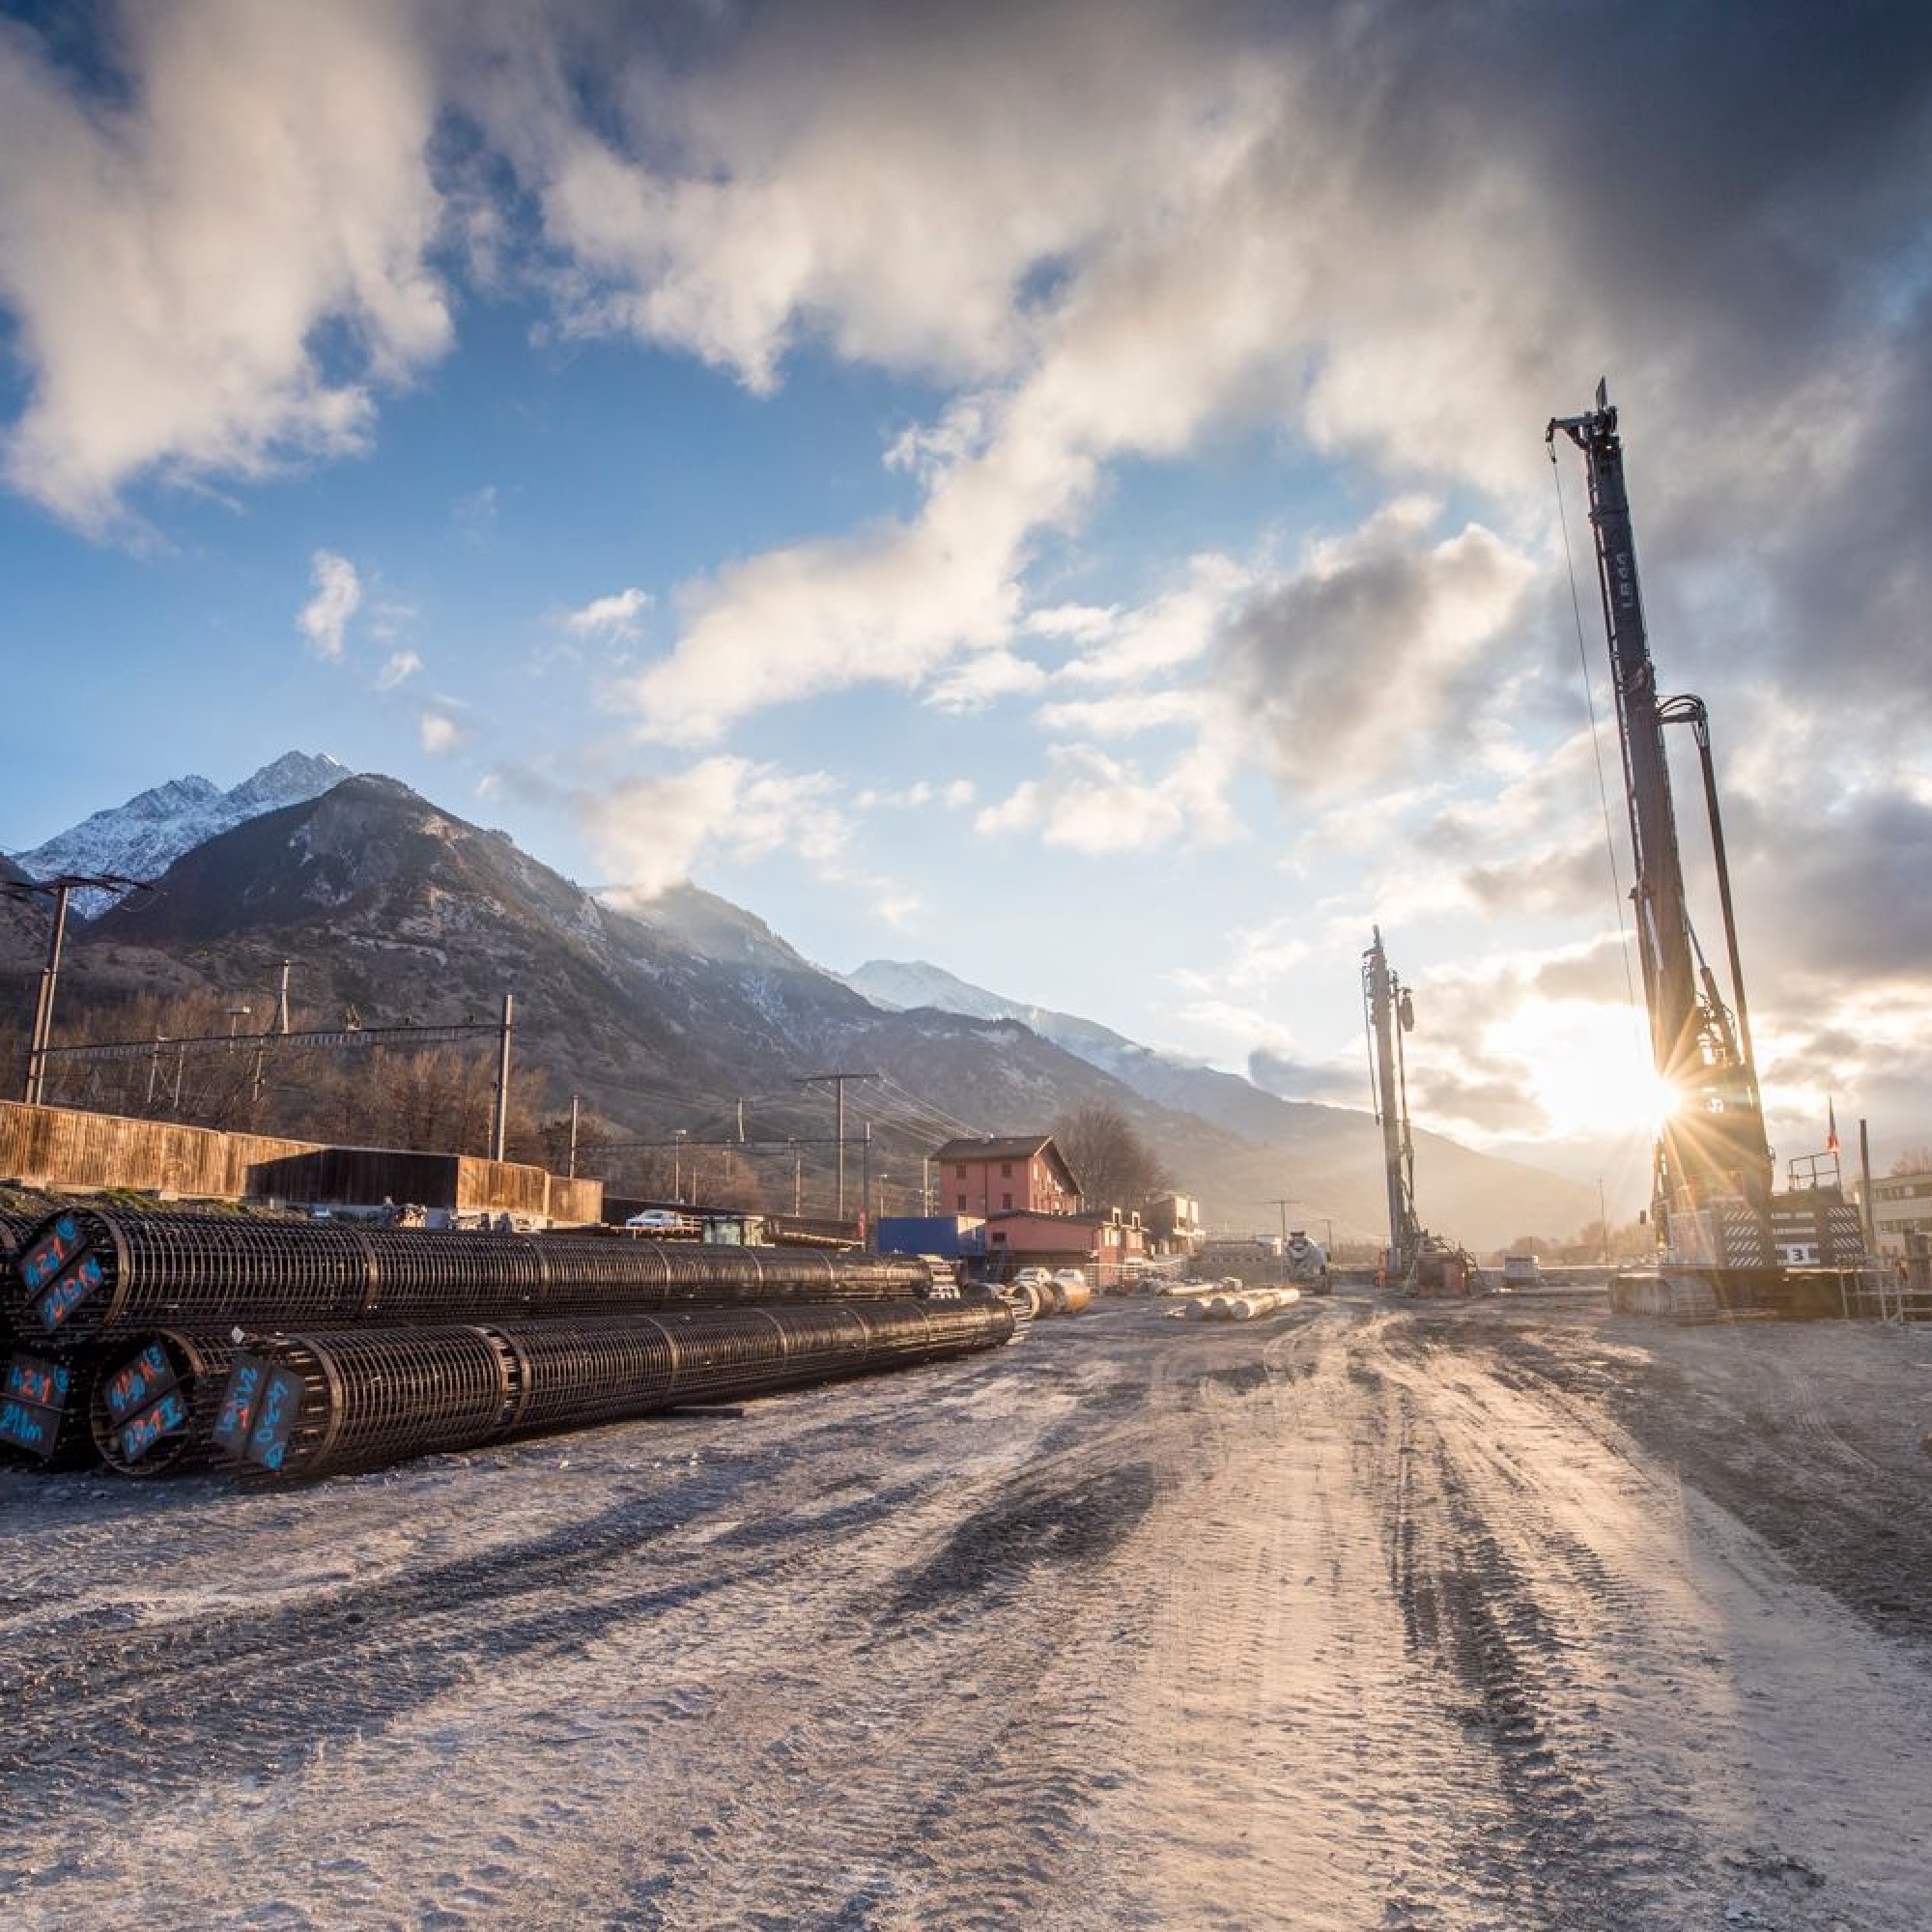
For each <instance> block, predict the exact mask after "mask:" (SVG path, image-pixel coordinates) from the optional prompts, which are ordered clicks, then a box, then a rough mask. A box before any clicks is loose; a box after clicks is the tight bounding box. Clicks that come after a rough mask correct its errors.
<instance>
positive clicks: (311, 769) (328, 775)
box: [227, 752, 350, 824]
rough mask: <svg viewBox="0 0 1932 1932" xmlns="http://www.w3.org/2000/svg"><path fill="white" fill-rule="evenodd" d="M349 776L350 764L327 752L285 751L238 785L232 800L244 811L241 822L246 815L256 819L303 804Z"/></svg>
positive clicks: (231, 792) (239, 820)
mask: <svg viewBox="0 0 1932 1932" xmlns="http://www.w3.org/2000/svg"><path fill="white" fill-rule="evenodd" d="M349 776H350V771H349V767H348V766H347V765H345V764H340V763H338V762H337V761H336V760H335V759H334V758H331V757H330V756H329V755H328V753H327V752H313V753H311V752H284V753H282V755H281V756H280V757H279V758H275V759H273V760H271V761H270V763H268V764H266V765H264V766H263V767H262V769H261V770H260V771H258V772H255V773H252V774H251V775H250V776H249V777H247V778H245V779H243V780H242V781H241V783H240V784H239V785H237V786H235V788H234V789H233V790H232V791H230V792H229V793H228V794H227V796H228V802H229V804H230V805H231V806H233V807H234V808H236V809H237V810H238V811H240V813H241V817H239V818H237V819H236V821H235V822H236V823H237V824H240V823H241V818H252V817H254V816H255V815H256V814H257V813H259V812H264V811H273V810H277V809H278V808H279V807H281V806H284V805H299V804H301V802H302V801H303V800H304V799H310V798H314V797H315V796H316V795H317V794H318V793H321V792H325V791H327V790H328V789H329V788H330V786H332V785H338V784H340V783H341V782H342V781H343V780H344V779H346V778H348V777H349Z"/></svg>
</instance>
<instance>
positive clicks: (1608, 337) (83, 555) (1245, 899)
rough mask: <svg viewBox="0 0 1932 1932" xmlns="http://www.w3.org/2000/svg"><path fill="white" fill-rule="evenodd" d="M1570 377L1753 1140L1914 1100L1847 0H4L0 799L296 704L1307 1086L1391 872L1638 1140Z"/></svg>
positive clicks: (1900, 1126)
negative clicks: (1552, 430)
mask: <svg viewBox="0 0 1932 1932" xmlns="http://www.w3.org/2000/svg"><path fill="white" fill-rule="evenodd" d="M1600 376H1607V377H1608V379H1609V384H1610V392H1611V397H1612V400H1613V401H1615V402H1616V403H1617V404H1618V405H1619V407H1620V409H1621V411H1622V412H1623V426H1624V431H1625V435H1626V438H1627V442H1628V447H1629V458H1630V478H1631V490H1632V497H1633V502H1634V511H1635V518H1636V529H1637V548H1638V557H1639V562H1640V565H1641V567H1642V570H1643V575H1644V589H1645V598H1646V604H1647V609H1648V613H1649V618H1650V628H1651V636H1652V645H1653V650H1654V652H1655V654H1656V657H1657V660H1658V664H1659V674H1660V681H1661V683H1662V688H1663V689H1664V690H1666V691H1695V692H1697V693H1699V694H1701V695H1702V696H1703V697H1704V698H1705V700H1706V701H1707V703H1708V704H1709V705H1710V708H1711V714H1712V720H1713V731H1714V737H1715V740H1716V745H1717V751H1718V757H1719V772H1720V781H1721V783H1722V785H1723V789H1724V810H1725V814H1726V819H1725V830H1726V834H1727V837H1728V839H1729V842H1730V847H1731V856H1732V863H1733V869H1734V876H1735V884H1736V891H1737V896H1738V900H1739V907H1740V919H1741V925H1742V935H1743V948H1744V958H1745V964H1746V976H1747V991H1748V993H1749V997H1750V1004H1751V1014H1752V1021H1753V1030H1754V1033H1755V1036H1756V1038H1757V1043H1758V1049H1759V1057H1760V1062H1761V1073H1762V1076H1763V1080H1764V1085H1765V1090H1766V1096H1767V1102H1768V1107H1769V1112H1770V1117H1771V1128H1772V1134H1773V1139H1774V1142H1775V1143H1776V1146H1777V1149H1778V1151H1779V1153H1780V1155H1781V1156H1782V1155H1788V1154H1794V1153H1803V1152H1807V1151H1811V1150H1813V1149H1815V1148H1817V1147H1819V1146H1820V1145H1822V1142H1823V1137H1824V1122H1825V1115H1826V1108H1827V1103H1828V1101H1831V1102H1833V1103H1834V1105H1835V1109H1836V1114H1837V1119H1838V1121H1839V1122H1840V1124H1841V1126H1843V1125H1844V1124H1845V1123H1847V1122H1851V1121H1853V1120H1856V1119H1858V1118H1859V1117H1861V1116H1863V1115H1868V1116H1869V1117H1870V1118H1871V1121H1872V1124H1873V1131H1874V1133H1875V1135H1876V1136H1878V1138H1879V1141H1880V1144H1881V1146H1885V1145H1889V1144H1890V1143H1893V1142H1903V1141H1905V1140H1909V1139H1922V1138H1923V1137H1924V1135H1925V1132H1926V1129H1927V1128H1928V1126H1932V1098H1928V1097H1927V1096H1928V1095H1932V1024H1929V1022H1932V677H1928V675H1927V670H1928V665H1927V611H1928V593H1932V518H1928V515H1927V512H1926V508H1925V505H1926V503H1927V502H1928V500H1932V457H1929V456H1928V446H1932V445H1928V440H1927V436H1926V433H1925V425H1926V424H1927V423H1929V422H1932V30H1928V29H1927V27H1926V25H1925V21H1924V17H1923V14H1922V10H1920V9H1918V8H1917V7H1914V6H1912V5H1909V4H1897V5H1864V4H1855V0H1848V4H1845V5H1841V6H1837V7H1833V8H1818V7H1815V6H1810V5H1797V4H1778V0H1767V3H1766V4H1764V5H1761V6H1757V7H1753V8H1750V9H1740V8H1736V7H1729V6H1722V5H1716V4H1707V5H1697V4H1674V5H1667V6H1666V5H1644V4H1629V0H1626V4H1620V5H1616V6H1610V5H1606V4H1593V3H1592V0H1576V4H1568V5H1560V6H1558V5H1550V6H1543V7H1529V6H1524V5H1521V4H1520V0H1493V4H1482V0H1470V4H1465V5H1460V6H1458V7H1455V8H1418V7H1414V6H1412V5H1407V4H1401V0H1386V4H1382V3H1381V0H1347V4H1332V5H1312V4H1311V5H1292V4H1291V5H1268V6H1244V5H1225V6H1224V5H1216V4H1201V0H1194V3H1193V4H1176V5H1154V4H1134V0H1105V4H1093V5H1058V6H1056V5H999V4H983V5H979V6H975V7H971V8H962V7H957V6H943V7H941V6H922V5H918V4H879V5H836V6H835V5H824V4H821V5H792V4H784V3H783V0H775V4H770V5H759V6H735V5H730V4H723V0H704V4H692V5H689V6H678V5H675V4H666V5H662V6H656V7H651V8H635V7H627V6H619V5H614V4H588V0H582V4H562V5H555V6H551V7H547V8H545V9H543V10H538V9H534V8H529V7H526V6H523V5H518V4H511V0H503V4H497V5H492V4H488V0H465V4H456V0H333V4H331V5H330V6H328V7H326V8H286V7H278V6H270V5H268V4H264V0H144V4H140V5H128V6H125V7H114V6H107V5H100V6H85V5H64V6H58V7H34V6H26V7H22V6H17V5H15V6H11V7H10V6H7V5H4V4H0V653H4V662H5V683H4V689H5V692H6V696H7V702H6V704H5V707H4V715H0V753H4V756H0V847H4V848H5V849H9V850H15V851H17V850H23V849H26V848H28V847H31V846H33V845H35V844H37V843H38V842H39V841H40V840H42V839H43V838H46V837H48V836H50V835H51V834H52V833H54V832H56V831H59V830H61V829H62V828H64V827H65V826H67V825H69V824H71V823H72V822H74V821H75V820H76V819H78V818H80V817H82V816H84V815H85V814H86V813H87V812H89V811H91V810H95V809H97V808H99V807H100V806H103V805H108V804H113V803H117V802H119V801H120V800H121V799H123V798H125V797H127V796H128V795H129V794H131V793H132V792H135V791H137V790H139V789H142V788H143V787H145V786H147V785H149V784H153V783H156V782H158V781H162V780H164V779H167V778H170V777H175V776H179V775H181V774H184V773H186V772H190V771H192V772H200V773H202V774H204V775H205V776H207V777H210V778H212V779H213V780H215V781H217V782H220V783H222V784H224V785H226V784H232V783H234V782H236V781H239V780H240V779H241V778H243V777H245V776H246V775H247V774H248V773H249V772H251V771H252V770H254V769H255V768H256V767H257V766H258V765H260V764H262V763H264V762H266V761H267V760H268V759H270V758H271V757H273V756H274V755H276V754H278V753H281V752H283V751H285V750H289V749H292V748H298V749H301V750H305V751H326V752H328V753H331V754H333V755H334V756H336V757H338V758H340V759H342V760H343V761H344V762H345V763H347V764H349V765H350V766H352V767H354V768H355V769H358V770H372V771H382V772H386V773H389V774H391V775H393V776H395V777H397V778H400V779H403V780H404V781H407V782H409V783H411V784H412V785H414V786H415V787H416V788H417V789H418V790H420V791H421V792H423V793H425V794H426V795H427V796H429V797H431V798H433V799H434V800H436V801H437V802H438V803H440V804H441V805H443V806H444V807H446V808H447V809H450V810H455V811H457V812H459V813H461V814H463V815H465V816H468V817H471V818H474V819H477V820H479V821H480V822H483V823H485V824H491V825H497V826H500V827H502V828H503V829H505V830H506V831H508V832H510V833H511V834H512V835H513V836H514V837H515V838H517V839H518V840H519V842H521V843H522V844H523V845H524V846H526V848H527V849H528V850H530V851H531V852H533V853H534V854H536V855H537V856H538V857H540V858H542V859H545V860H546V861H548V862H550V863H551V864H553V865H554V866H556V867H558V868H559V869H561V870H563V871H565V872H567V873H568V874H570V875H571V876H572V877H574V878H576V879H578V880H580V881H581V882H582V883H583V884H585V885H586V886H590V887H593V888H595V889H597V890H599V891H600V892H604V893H607V894H609V895H611V897H612V898H613V899H614V900H616V901H617V902H619V903H624V904H630V905H640V906H645V907H647V906H648V902H649V899H650V897H651V896H652V895H654V894H656V893H658V892H661V891H663V890H664V889H665V888H666V887H667V886H668V885H669V884H671V883H673V882H675V881H677V880H679V879H681V878H685V877H689V878H692V879H694V880H696V882H697V883H698V884H700V885H703V886H705V887H707V888H709V889H710V890H713V891H715V892H719V893H721V894H723V895H725V896H726V897H728V898H731V899H733V900H735V901H736V902H738V903H740V904H743V905H746V906H749V907H750V908H751V909H752V910H753V911H754V912H756V913H758V914H759V915H761V916H762V917H764V918H766V919H767V920H769V921H770V922H771V923H772V924H773V925H774V926H775V928H776V929H777V930H778V931H779V932H780V933H781V934H782V935H783V936H784V937H786V938H787V939H789V940H790V941H791V942H792V943H793V944H795V945H796V946H798V947H799V948H800V950H801V951H803V952H806V953H807V954H808V955H810V957H812V958H814V959H816V960H818V961H820V962H822V963H824V964H826V965H829V966H832V967H834V968H837V969H840V970H849V969H850V968H852V967H854V966H856V965H858V964H859V963H860V962H861V961H862V960H865V959H867V958H870V957H888V958H900V959H912V958H924V959H929V960H932V961H934V962H936V963H938V964H940V965H942V966H944V967H946V968H947V969H948V970H950V971H952V972H954V973H956V974H958V975H960V976H961V977H963V978H965V979H967V980H973V981H975V982H977V983H980V984H981V985H985V986H988V987H991V988H993V989H995V990H997V991H999V992H1002V993H1005V994H1008V995H1010V996H1013V997H1016V998H1019V999H1023V1000H1029V1001H1035V1002H1037V1003H1039V1004H1041V1005H1045V1006H1049V1007H1054V1008H1058V1009H1065V1010H1069V1011H1073V1012H1078V1013H1083V1014H1086V1015H1088V1016H1090V1017H1093V1018H1095V1019H1098V1020H1101V1021H1103V1022H1105V1023H1107V1024H1109V1025H1112V1026H1115V1027H1118V1028H1119V1029H1120V1030H1121V1031H1122V1032H1123V1033H1126V1034H1128V1035H1130V1036H1131V1037H1136V1038H1139V1039H1143V1040H1146V1041H1148V1042H1150V1043H1151V1044H1155V1045H1158V1046H1162V1047H1166V1048H1169V1049H1172V1050H1174V1051H1178V1052H1180V1053H1183V1054H1187V1055H1190V1056H1193V1057H1197V1058H1199V1059H1202V1060H1205V1061H1208V1062H1211V1063H1213V1064H1215V1065H1223V1066H1227V1067H1231V1068H1234V1069H1236V1070H1240V1071H1246V1072H1250V1073H1252V1075H1253V1076H1254V1077H1255V1078H1256V1079H1258V1080H1259V1081H1261V1082H1262V1083H1263V1084H1264V1085H1267V1086H1269V1087H1271V1088H1273V1089H1274V1090H1275V1091H1278V1092H1281V1093H1283V1094H1287V1095H1289V1096H1290V1097H1295V1098H1315V1099H1324V1100H1338V1101H1342V1102H1344V1103H1347V1104H1350V1105H1360V1104H1363V1103H1364V1102H1365V1101H1366V1099H1367V1094H1368V1075H1367V1069H1366V1064H1365V1058H1364V1053H1363V1048H1362V1031H1361V1012H1360V988H1359V965H1360V955H1361V952H1362V950H1363V948H1364V947H1365V946H1366V945H1367V944H1368V942H1369V938H1370V934H1371V929H1372V927H1374V926H1375V925H1377V924H1379V926H1380V928H1381V930H1382V932H1383V935H1384V937H1385V939H1386V940H1387V943H1388V947H1389V951H1390V954H1391V957H1392V959H1393V961H1394V963H1395V965H1396V967H1397V969H1398V971H1399V972H1400V973H1401V974H1402V975H1403V976H1404V978H1405V979H1406V980H1407V981H1408V982H1409V984H1410V985H1411V986H1412V987H1413V988H1414V989H1415V994H1416V1004H1417V1010H1418V1029H1417V1032H1416V1034H1415V1035H1414V1036H1413V1037H1412V1039H1411V1043H1410V1059H1409V1071H1410V1083H1411V1099H1412V1103H1413V1108H1414V1112H1415V1116H1416V1119H1417V1121H1418V1123H1420V1124H1424V1125H1427V1126H1430V1127H1433V1128H1435V1129H1437V1130H1439V1131H1443V1132H1447V1133H1450V1134H1453V1135H1455V1136H1456V1137H1458V1138H1460V1139H1463V1140H1464V1141H1467V1142H1469V1143H1471V1144H1473V1145H1477V1146H1483V1147H1488V1148H1492V1149H1494V1150H1497V1151H1508V1152H1517V1153H1520V1154H1523V1155H1524V1156H1525V1157H1529V1158H1532V1159H1535V1160H1537V1161H1538V1162H1539V1163H1540V1164H1544V1165H1550V1166H1555V1167H1558V1168H1561V1169H1562V1170H1563V1171H1566V1172H1570V1173H1573V1174H1576V1175H1578V1176H1589V1175H1592V1174H1598V1175H1604V1176H1605V1177H1606V1178H1607V1179H1608V1181H1609V1184H1610V1186H1611V1189H1612V1191H1613V1194H1614V1196H1615V1199H1614V1200H1613V1202H1612V1207H1613V1209H1617V1210H1620V1211H1632V1210H1634V1208H1635V1207H1636V1206H1637V1205H1638V1203H1639V1202H1640V1201H1641V1200H1642V1199H1643V1198H1644V1196H1645V1194H1646V1193H1647V1177H1646V1169H1645V1155H1644V1152H1643V1148H1644V1145H1645V1141H1646V1137H1647V1133H1648V1129H1649V1126H1650V1123H1651V1119H1652V1116H1653V1114H1654V1110H1655V1105H1656V1099H1655V1094H1654V1090H1653V1086H1652V1083H1651V1082H1650V1080H1649V1078H1648V1075H1647V1054H1646V1049H1645V1045H1644V1033H1643V1028H1642V1024H1641V1021H1640V1020H1639V1019H1638V1017H1637V1015H1636V1013H1635V1011H1634V1008H1633V1005H1632V999H1631V978H1630V974H1631V971H1632V970H1633V969H1631V968H1630V967H1629V964H1628V961H1629V956H1630V955H1629V952H1628V947H1627V941H1626V938H1625V936H1624V926H1625V924H1626V920H1625V918H1624V909H1623V906H1622V902H1621V897H1620V895H1621V893H1622V892H1625V891H1627V890H1628V887H1629V883H1630V861H1629V856H1628V849H1627V848H1628V842H1629V838H1628V830H1627V825H1626V821H1625V814H1624V808H1623V803H1622V798H1621V790H1620V783H1619V763H1618V758H1617V753H1616V746H1615V740H1614V725H1613V722H1612V721H1613V714H1612V712H1611V710H1610V706H1609V701H1608V696H1607V690H1606V683H1605V676H1606V669H1607V660H1606V652H1605V644H1604V637H1603V624H1602V618H1601V614H1600V612H1599V610H1598V607H1597V603H1596V595H1595V585H1594V578H1593V575H1592V565H1591V559H1590V552H1589V532H1588V528H1587V525H1586V523H1585V521H1584V502H1583V479H1582V474H1581V470H1580V467H1579V465H1578V463H1577V459H1576V458H1575V454H1574V452H1568V453H1567V457H1566V453H1565V452H1559V461H1558V462H1557V463H1556V464H1555V465H1554V466H1552V464H1551V462H1550V461H1549V457H1548V452H1547V450H1546V447H1545V442H1544V429H1545V425H1546V423H1547V421H1548V418H1549V417H1551V416H1552V415H1562V414H1575V413H1577V412H1581V411H1583V410H1585V409H1587V408H1588V407H1589V404H1590V399H1591V396H1592V393H1593V391H1594V389H1595V386H1596V384H1597V381H1598V379H1599V377H1600ZM1566 542H1567V551H1566ZM1567 555H1574V559H1575V564H1576V570H1577V577H1576V586H1577V599H1578V600H1579V603H1580V617H1581V622H1580V626H1579V624H1578V621H1577V609H1578V606H1577V604H1575V603H1573V594H1572V579H1571V576H1570V574H1569V568H1568V563H1567V560H1566V556H1567ZM1593 709H1594V714H1595V721H1596V722H1595V728H1594V730H1593V724H1592V712H1593ZM1606 796H1607V806H1608V810H1607V814H1606V811H1605V798H1606ZM1678 796H1679V805H1680V817H1681V818H1682V819H1684V820H1685V821H1686V823H1687V825H1688V826H1690V827H1691V828H1695V827H1697V826H1698V825H1699V824H1700V820H1699V817H1698V814H1697V811H1696V809H1695V808H1696V800H1697V793H1696V790H1695V781H1694V773H1693V772H1692V771H1690V770H1686V769H1683V768H1680V772H1679V794H1678ZM1606 819H1607V830H1608V832H1609V834H1610V836H1609V838H1607V839H1606ZM1701 838H1702V834H1701V831H1697V830H1694V829H1693V830H1690V831H1687V834H1686V841H1687V844H1689V845H1690V846H1691V847H1692V848H1696V847H1698V846H1699V843H1700V840H1701ZM1698 911H1699V913H1700V914H1701V917H1700V920H1699V926H1700V933H1701V935H1702V936H1703V937H1704V939H1705V941H1706V945H1707V948H1710V949H1712V950H1714V951H1717V950H1720V947H1719V932H1718V927H1717V923H1716V912H1715V907H1714V906H1712V905H1711V904H1710V903H1709V901H1708V899H1706V901H1705V902H1704V904H1703V905H1702V906H1701V907H1700V908H1698Z"/></svg>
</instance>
